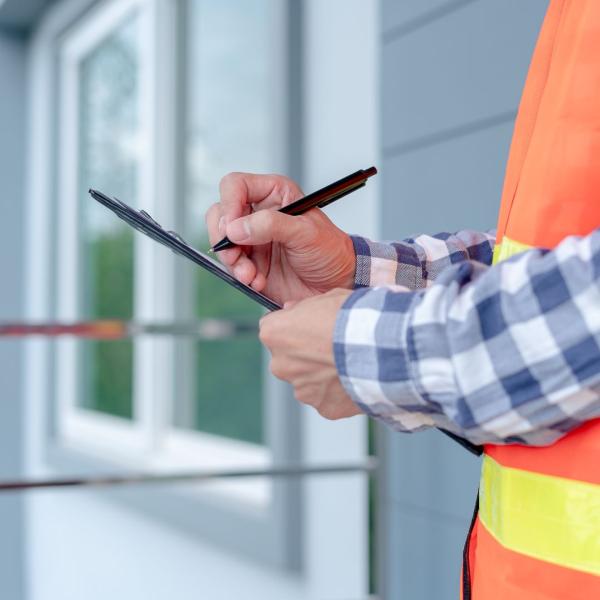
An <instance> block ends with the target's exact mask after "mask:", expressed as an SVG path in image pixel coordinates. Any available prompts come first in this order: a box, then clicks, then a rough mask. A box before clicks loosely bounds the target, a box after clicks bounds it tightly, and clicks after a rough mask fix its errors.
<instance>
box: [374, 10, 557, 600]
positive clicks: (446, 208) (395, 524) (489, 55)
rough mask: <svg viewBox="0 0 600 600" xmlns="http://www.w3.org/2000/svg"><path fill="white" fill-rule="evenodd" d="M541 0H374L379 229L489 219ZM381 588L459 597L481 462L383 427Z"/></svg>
mask: <svg viewBox="0 0 600 600" xmlns="http://www.w3.org/2000/svg"><path fill="white" fill-rule="evenodd" d="M546 6H547V0H531V1H530V2H522V1H520V0H505V1H503V2H484V1H481V0H462V1H452V0H429V1H427V2H423V0H403V1H402V2H398V1H397V0H382V20H381V69H382V71H381V154H382V185H383V192H382V211H381V224H382V234H383V238H385V239H400V238H403V237H408V236H411V235H413V234H416V233H420V232H426V233H436V232H439V231H456V230H458V229H466V228H475V229H492V228H494V227H495V220H496V213H497V210H498V207H499V202H500V195H501V189H502V180H503V176H504V168H505V162H506V158H507V155H508V149H509V144H510V138H511V134H512V129H513V122H514V118H515V114H516V110H517V106H518V102H519V97H520V93H521V89H522V86H523V82H524V80H525V76H526V72H527V67H528V64H529V60H530V56H531V53H532V50H533V47H534V44H535V39H536V36H537V32H538V31H539V27H540V24H541V20H542V18H543V14H544V12H545V9H546ZM381 446H382V453H383V458H384V472H383V474H382V486H381V490H380V491H381V495H380V509H381V517H382V520H381V529H380V531H381V543H382V546H381V550H380V558H381V566H382V572H381V573H380V582H381V584H382V588H383V597H384V598H385V599H386V600H387V599H388V598H390V599H391V598H394V599H396V598H411V599H412V600H418V599H421V598H422V599H423V600H425V599H429V598H436V599H437V600H444V599H446V598H448V599H450V598H456V597H457V590H458V585H459V572H460V564H461V555H462V547H463V543H464V538H465V535H466V532H467V529H468V524H469V521H470V518H471V513H472V510H473V505H474V502H475V495H476V491H477V483H478V477H479V461H478V460H477V459H476V458H475V457H474V456H472V455H470V454H469V453H468V452H466V451H465V450H463V449H462V448H461V447H459V446H458V445H456V444H454V442H451V441H449V440H447V439H446V438H444V437H443V436H442V435H441V434H440V433H438V432H427V433H425V434H418V435H414V436H408V435H399V434H394V433H393V432H390V431H387V430H386V431H384V430H383V429H381Z"/></svg>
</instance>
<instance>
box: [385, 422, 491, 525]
mask: <svg viewBox="0 0 600 600" xmlns="http://www.w3.org/2000/svg"><path fill="white" fill-rule="evenodd" d="M389 447H390V453H391V454H392V455H393V456H395V457H397V460H396V461H394V464H393V466H392V465H390V466H389V469H390V470H393V472H390V473H386V477H387V479H386V481H388V486H389V487H388V490H387V494H388V497H389V499H390V500H392V501H394V502H397V503H400V504H402V505H404V506H412V507H415V508H417V507H418V509H422V510H425V511H431V512H432V513H435V514H437V515H439V516H440V517H443V516H445V517H448V518H449V519H450V520H458V521H460V522H465V523H468V522H469V519H470V518H471V513H472V510H473V506H474V504H475V496H476V493H477V486H478V483H479V473H480V468H481V463H480V460H479V459H478V458H477V457H476V456H474V455H473V454H471V453H470V452H468V451H467V450H465V449H464V448H463V447H462V446H459V445H458V444H457V443H456V442H455V441H453V440H450V439H449V438H448V437H446V436H445V435H444V434H442V433H441V432H439V431H429V432H425V433H420V434H418V435H396V436H393V437H392V438H390V440H389ZM424 465H427V467H426V468H424ZM440 490H444V492H443V493H440Z"/></svg>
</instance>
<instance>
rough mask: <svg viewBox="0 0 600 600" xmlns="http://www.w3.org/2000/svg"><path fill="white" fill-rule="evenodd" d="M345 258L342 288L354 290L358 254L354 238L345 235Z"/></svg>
mask: <svg viewBox="0 0 600 600" xmlns="http://www.w3.org/2000/svg"><path fill="white" fill-rule="evenodd" d="M344 247H345V251H344V256H345V257H346V260H345V261H344V262H345V265H344V269H343V274H342V277H341V281H340V287H342V288H344V289H346V290H352V289H354V287H355V286H354V281H355V278H356V252H355V251H354V244H353V243H352V238H351V237H350V236H349V235H348V234H346V233H344Z"/></svg>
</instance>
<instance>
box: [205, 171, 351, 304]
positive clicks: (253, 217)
mask: <svg viewBox="0 0 600 600" xmlns="http://www.w3.org/2000/svg"><path fill="white" fill-rule="evenodd" d="M220 192H221V200H220V202H218V203H216V204H213V205H212V206H211V207H210V209H209V210H208V212H207V213H206V223H207V226H208V233H209V237H210V243H211V244H215V243H217V242H218V241H220V240H221V239H222V238H223V237H224V236H227V237H228V238H229V239H230V240H231V241H232V242H235V243H236V244H239V245H238V246H237V247H236V248H231V249H228V250H223V251H221V252H219V258H220V260H221V261H222V262H223V264H224V265H225V266H226V267H227V268H228V269H229V270H230V271H231V272H232V273H233V275H234V276H235V277H237V279H239V280H240V281H242V282H243V283H246V284H248V285H251V286H252V287H253V288H254V289H255V290H257V291H259V292H262V293H264V294H265V295H267V296H268V297H269V298H272V299H273V300H275V301H277V302H280V303H284V302H289V301H297V300H301V299H303V298H307V297H309V296H314V295H316V294H321V293H323V292H327V291H329V290H331V289H333V288H351V287H352V282H353V279H354V272H355V269H356V258H355V254H354V249H353V247H352V240H351V239H350V237H349V236H348V235H347V234H346V233H344V232H343V231H342V230H340V229H338V228H337V227H336V226H335V225H334V224H333V223H332V222H331V221H330V220H329V218H328V217H327V216H326V215H325V214H324V213H323V212H322V211H321V210H320V209H318V208H315V209H312V210H310V211H308V212H307V213H305V214H302V215H296V216H291V215H286V214H283V213H280V212H278V209H279V208H281V207H282V206H286V205H288V204H291V203H292V202H294V201H296V200H298V199H299V198H302V196H303V195H304V194H303V193H302V191H301V190H300V188H299V187H298V186H297V185H296V184H295V183H294V182H293V181H292V180H291V179H288V178H287V177H283V176H280V175H254V174H251V173H230V174H229V175H226V176H225V177H224V178H223V179H222V180H221V184H220Z"/></svg>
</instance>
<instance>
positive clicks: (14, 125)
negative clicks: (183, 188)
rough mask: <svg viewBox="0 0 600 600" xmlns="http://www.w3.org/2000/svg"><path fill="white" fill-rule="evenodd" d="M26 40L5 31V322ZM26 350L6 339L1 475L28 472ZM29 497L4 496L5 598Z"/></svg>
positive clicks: (1, 316)
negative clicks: (25, 450)
mask: <svg viewBox="0 0 600 600" xmlns="http://www.w3.org/2000/svg"><path fill="white" fill-rule="evenodd" d="M25 48H26V46H25V41H24V39H22V38H21V37H20V36H17V35H14V34H9V33H3V32H1V31H0V225H1V226H2V235H0V281H2V284H0V321H3V320H7V319H20V318H22V317H23V267H24V257H23V247H24V244H23V204H24V201H23V185H24V180H23V168H24V164H23V162H24V140H25V112H24V111H25V106H24V98H25ZM22 365H23V346H22V343H21V342H16V341H7V340H2V339H0V386H1V388H0V389H1V392H0V477H1V478H6V479H10V478H17V477H19V476H20V475H22V473H23V446H24V444H23V422H22V416H23V398H22V387H23V385H22V384H23V382H22V376H23V371H22ZM24 520H25V518H24V499H23V497H22V496H20V495H12V494H3V495H1V496H0V589H1V592H0V597H1V598H7V599H8V598H10V599H11V600H12V599H14V600H21V599H22V598H23V597H24V584H23V579H24V578H23V572H24V568H25V567H24V547H23V544H24Z"/></svg>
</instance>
